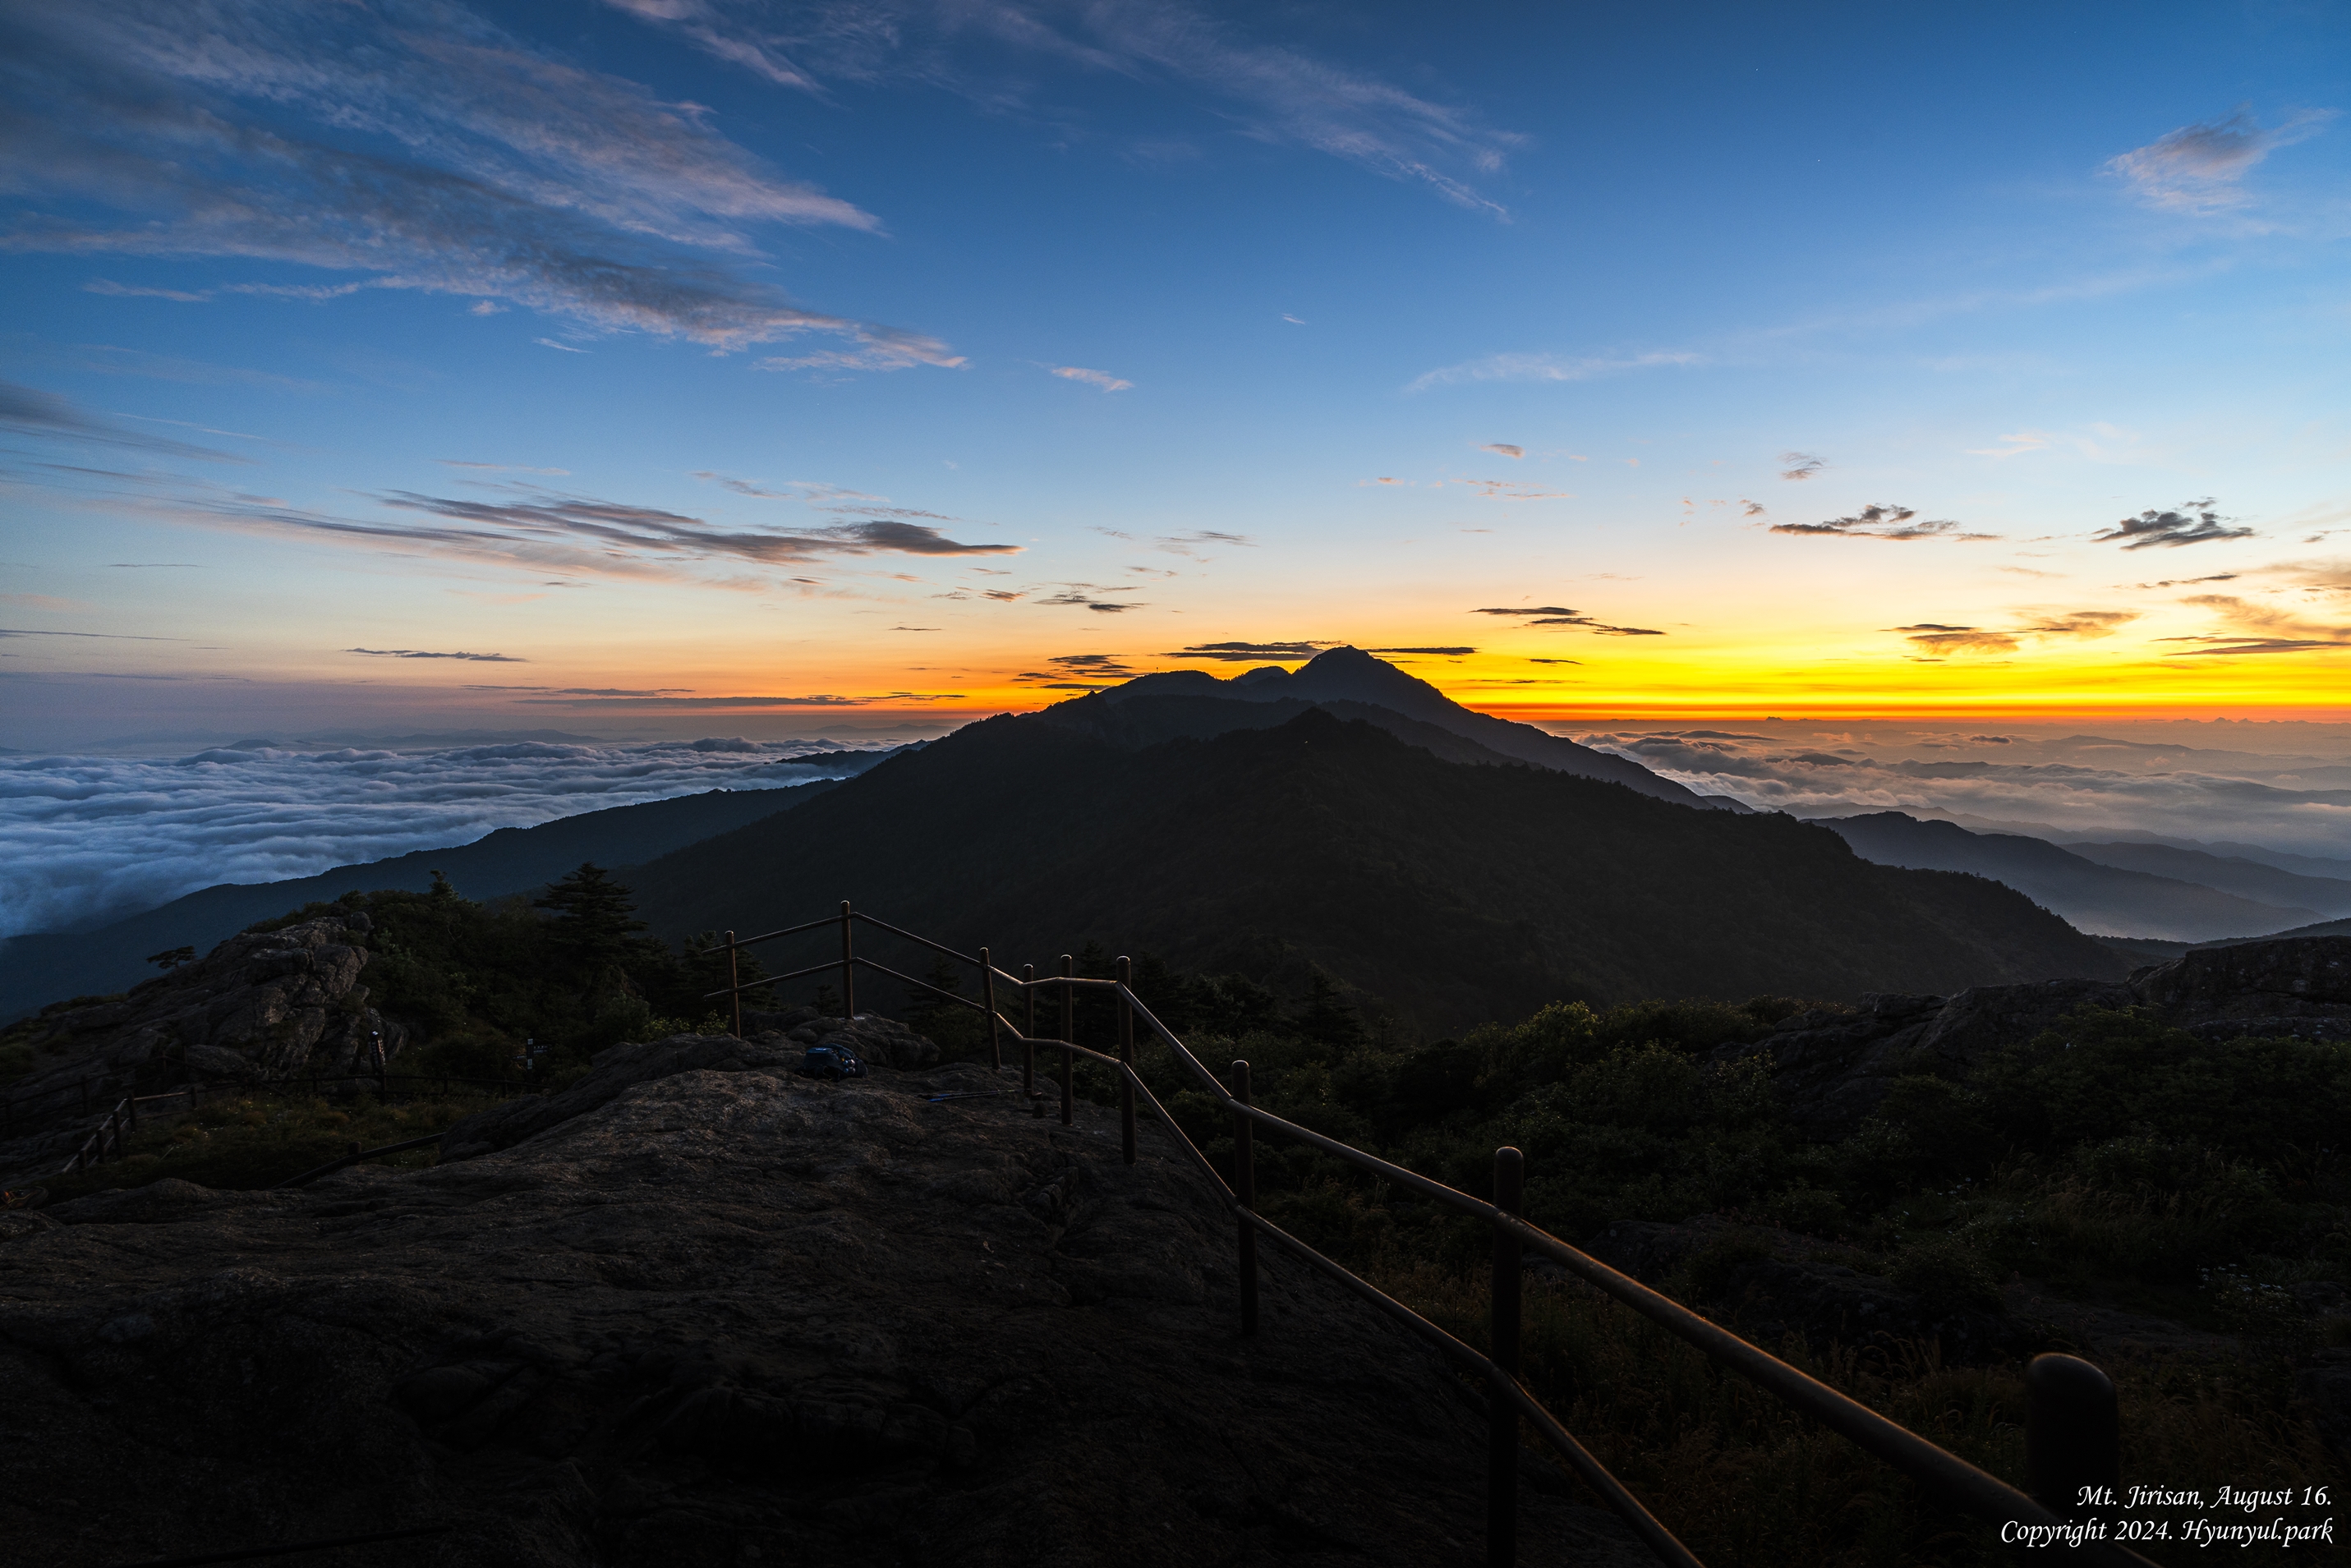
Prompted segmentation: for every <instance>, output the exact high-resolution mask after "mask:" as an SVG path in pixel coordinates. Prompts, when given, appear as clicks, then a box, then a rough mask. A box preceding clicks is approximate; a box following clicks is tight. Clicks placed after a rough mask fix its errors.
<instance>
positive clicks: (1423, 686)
mask: <svg viewBox="0 0 2351 1568" xmlns="http://www.w3.org/2000/svg"><path fill="white" fill-rule="evenodd" d="M1171 697H1186V698H1200V697H1208V698H1214V699H1220V700H1221V703H1228V704H1232V705H1234V706H1236V707H1237V708H1238V707H1239V705H1242V704H1248V705H1251V706H1252V707H1255V708H1259V709H1261V708H1262V707H1263V706H1265V705H1270V704H1277V703H1287V702H1301V703H1311V704H1335V705H1340V706H1339V707H1338V712H1339V715H1340V716H1342V717H1345V718H1364V719H1369V720H1370V721H1371V722H1372V723H1374V724H1375V725H1378V726H1380V727H1382V728H1384V729H1387V730H1389V731H1390V732H1391V733H1392V734H1395V735H1397V736H1399V737H1402V738H1404V739H1405V740H1412V738H1413V735H1412V732H1413V731H1414V730H1415V729H1416V728H1421V727H1434V728H1436V729H1441V730H1444V731H1447V733H1449V734H1451V735H1454V736H1458V737H1460V738H1461V739H1464V740H1468V741H1472V742H1475V743H1476V745H1477V746H1478V747H1479V748H1481V752H1480V759H1481V760H1499V758H1509V759H1510V760H1513V761H1518V762H1529V763H1532V764H1533V765H1535V766H1536V767H1538V768H1552V769H1553V770H1554V771H1557V772H1561V773H1573V774H1577V775H1580V776H1582V777H1583V778H1586V779H1608V780H1609V781H1610V782H1612V783H1616V784H1622V785H1624V786H1625V787H1626V788H1627V789H1635V790H1638V791H1639V792H1640V793H1642V794H1644V795H1651V796H1655V797H1656V798H1657V799H1659V800H1671V801H1674V802H1675V803H1677V804H1678V805H1683V806H1697V807H1701V808H1708V807H1714V806H1716V805H1717V804H1718V802H1717V801H1716V800H1709V799H1708V798H1706V797H1701V796H1699V795H1698V794H1696V793H1695V792H1693V791H1692V790H1690V789H1686V788H1684V787H1683V786H1681V785H1679V784H1677V783H1675V782H1674V781H1673V780H1671V779H1660V778H1659V777H1657V775H1656V774H1654V773H1652V772H1650V771H1649V770H1648V769H1647V768H1644V767H1642V766H1641V765H1640V764H1639V763H1637V762H1635V761H1634V760H1633V759H1632V758H1626V757H1618V756H1615V755H1614V754H1612V753H1608V752H1602V751H1594V750H1593V749H1592V748H1591V747H1584V746H1578V745H1577V744H1576V743H1575V742H1573V741H1572V740H1568V739H1566V738H1564V737H1560V736H1556V735H1553V734H1552V733H1551V732H1550V731H1548V730H1543V729H1538V728H1536V727H1534V726H1533V725H1531V724H1519V723H1516V722H1514V721H1512V720H1510V719H1506V718H1496V717H1495V716H1492V715H1491V714H1482V713H1479V712H1478V711H1476V710H1475V709H1473V708H1466V707H1463V706H1461V705H1460V704H1459V703H1457V702H1455V701H1454V700H1453V699H1452V698H1451V697H1448V696H1447V695H1445V694H1444V693H1443V692H1441V691H1438V690H1437V688H1436V687H1435V686H1433V685H1429V684H1428V683H1427V682H1426V681H1424V680H1422V679H1421V678H1420V677H1419V676H1418V675H1416V674H1412V673H1410V672H1409V671H1406V670H1400V669H1398V668H1396V666H1395V665H1394V664H1389V663H1388V662H1387V661H1386V660H1385V659H1383V658H1380V657H1378V656H1377V655H1376V654H1373V653H1365V652H1364V650H1363V649H1361V648H1355V647H1345V646H1343V647H1337V648H1326V649H1324V650H1323V651H1322V653H1317V654H1315V655H1314V657H1312V658H1311V659H1309V660H1308V661H1306V663H1304V664H1301V665H1299V666H1298V668H1297V669H1295V670H1284V669H1283V668H1282V667H1281V666H1280V665H1279V664H1264V665H1260V666H1259V667H1258V668H1256V669H1253V670H1250V671H1249V672H1248V673H1247V674H1240V675H1236V676H1234V677H1233V678H1232V679H1230V680H1225V679H1221V678H1219V677H1217V676H1216V675H1213V674H1209V673H1208V672H1207V671H1206V670H1165V671H1162V672H1160V673H1159V674H1150V675H1138V676H1136V677H1135V678H1134V680H1131V681H1127V682H1125V683H1123V685H1115V686H1110V687H1107V688H1105V689H1103V690H1102V691H1099V692H1095V693H1092V694H1089V695H1087V696H1086V697H1083V698H1078V699H1072V701H1071V703H1068V704H1056V705H1054V707H1053V708H1050V709H1048V710H1047V711H1048V712H1049V713H1061V714H1064V715H1067V714H1071V713H1073V712H1075V711H1078V710H1076V709H1075V706H1074V705H1075V703H1077V702H1081V701H1082V702H1096V701H1099V702H1101V703H1103V704H1105V705H1108V706H1112V707H1117V706H1121V705H1123V704H1130V703H1131V704H1135V705H1137V706H1134V707H1132V708H1129V709H1128V710H1127V712H1128V714H1129V716H1138V715H1141V714H1143V713H1144V712H1145V711H1146V710H1149V709H1151V708H1153V707H1155V706H1161V707H1164V706H1167V705H1165V704H1154V703H1153V702H1151V701H1149V700H1148V699H1154V698H1171ZM1217 706H1218V705H1217V704H1211V705H1207V709H1206V712H1205V713H1204V712H1202V711H1199V710H1195V711H1193V713H1192V715H1191V716H1190V718H1189V719H1188V720H1187V721H1186V724H1185V726H1184V728H1183V731H1182V732H1183V733H1186V734H1190V735H1196V736H1197V735H1207V734H1216V733H1220V732H1221V731H1222V730H1225V729H1236V728H1255V727H1259V726H1260V725H1261V724H1262V723H1263V722H1264V719H1263V716H1262V714H1261V712H1260V713H1259V715H1258V716H1255V717H1254V718H1251V717H1247V716H1242V715H1247V714H1249V709H1248V708H1242V709H1240V714H1239V715H1236V716H1234V718H1233V720H1232V721H1227V722H1218V720H1217V719H1216V718H1215V717H1213V716H1210V715H1213V714H1214V713H1215V711H1216V708H1217ZM1049 722H1050V721H1049ZM1203 724H1206V725H1207V727H1205V728H1204V727H1201V726H1202V725H1203ZM1151 727H1152V725H1151V724H1150V723H1149V722H1147V721H1146V722H1143V723H1140V724H1137V725H1136V726H1134V731H1135V732H1138V733H1139V732H1143V731H1148V730H1149V729H1150V728H1151ZM1424 733H1425V729H1424ZM1416 744H1417V742H1416ZM1487 754H1492V755H1491V756H1490V757H1489V756H1488V755H1487ZM1727 804H1728V805H1729V809H1731V810H1745V808H1744V807H1741V806H1739V805H1737V803H1736V802H1729V803H1727Z"/></svg>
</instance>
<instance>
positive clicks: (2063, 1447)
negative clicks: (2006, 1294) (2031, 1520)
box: [2024, 1355, 2122, 1519]
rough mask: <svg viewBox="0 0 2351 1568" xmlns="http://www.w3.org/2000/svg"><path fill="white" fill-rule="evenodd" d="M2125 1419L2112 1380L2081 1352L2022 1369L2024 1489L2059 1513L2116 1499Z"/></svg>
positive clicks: (2093, 1508) (2105, 1505)
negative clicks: (2118, 1408) (2120, 1413)
mask: <svg viewBox="0 0 2351 1568" xmlns="http://www.w3.org/2000/svg"><path fill="white" fill-rule="evenodd" d="M2121 1484H2122V1423H2121V1418H2120V1416H2119V1414H2118V1412H2117V1411H2116V1405H2115V1385H2114V1383H2113V1381H2112V1380H2111V1379H2110V1378H2108V1377H2107V1376H2106V1375H2105V1373H2103V1372H2101V1371H2099V1370H2098V1369H2097V1368H2096V1367H2095V1366H2094V1365H2092V1364H2090V1363H2088V1362H2086V1361H2084V1360H2083V1359H2082V1358H2081V1357H2080V1356H2077V1355H2036V1356H2034V1357H2033V1358H2032V1364H2030V1365H2028V1366H2027V1367H2026V1368H2025V1369H2024V1490H2026V1491H2028V1492H2031V1493H2032V1496H2033V1499H2034V1500H2036V1501H2038V1502H2039V1503H2040V1504H2041V1506H2042V1507H2043V1508H2045V1509H2047V1510H2048V1511H2050V1512H2052V1513H2053V1514H2055V1515H2057V1517H2059V1518H2060V1519H2080V1518H2082V1517H2084V1516H2085V1515H2087V1514H2095V1513H2097V1512H2099V1511H2101V1510H2104V1509H2111V1508H2113V1507H2114V1505H2115V1490H2116V1488H2117V1487H2119V1486H2120V1485H2121Z"/></svg>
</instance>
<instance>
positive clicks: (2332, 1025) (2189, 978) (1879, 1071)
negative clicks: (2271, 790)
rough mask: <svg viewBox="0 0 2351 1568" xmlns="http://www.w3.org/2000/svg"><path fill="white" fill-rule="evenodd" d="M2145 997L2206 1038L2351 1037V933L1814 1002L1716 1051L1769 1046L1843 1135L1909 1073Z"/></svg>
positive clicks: (1969, 1063) (1801, 1116)
mask: <svg viewBox="0 0 2351 1568" xmlns="http://www.w3.org/2000/svg"><path fill="white" fill-rule="evenodd" d="M2128 1007H2146V1008H2152V1009H2155V1011H2156V1013H2157V1015H2158V1017H2160V1018H2161V1019H2163V1020H2164V1021H2165V1022H2167V1023H2170V1024H2175V1025H2178V1026H2179V1027H2181V1028H2184V1029H2188V1030H2192V1031H2193V1032H2195V1033H2197V1034H2199V1035H2203V1036H2205V1037H2207V1038H2210V1039H2220V1040H2231V1039H2236V1038H2238V1037H2240V1036H2243V1035H2249V1034H2251V1035H2283V1034H2291V1035H2298V1036H2300V1037H2302V1038H2304V1039H2314V1040H2346V1039H2351V937H2344V936H2305V937H2295V938H2292V939H2288V940H2283V941H2277V942H2248V943H2244V944H2242V945H2241V946H2231V947H2210V948H2199V949H2198V950H2196V951H2194V952H2190V953H2187V954H2184V955H2182V956H2179V957H2178V958H2175V959H2173V960H2172V961H2171V962H2169V963H2168V964H2161V965H2157V966H2153V967H2148V968H2146V969H2142V970H2140V971H2138V973H2137V974H2135V975H2133V976H2132V977H2131V978H2130V980H2129V982H2128V983H2127V984H2121V983H2113V982H2108V981H2104V980H2042V981H2037V982H2034V983H2032V984H2031V985H2022V986H1979V987H1976V988H1973V989H1971V990H1965V991H1961V992H1960V993H1959V994H1958V995H1957V996H1955V997H1951V998H1942V997H1907V996H1891V995H1884V996H1870V997H1865V998H1863V1004H1862V1006H1861V1008H1860V1009H1857V1010H1854V1011H1846V1010H1844V1009H1834V1008H1815V1009H1812V1010H1810V1011H1808V1012H1802V1013H1798V1014H1796V1015H1795V1016H1794V1017H1792V1018H1790V1019H1786V1020H1784V1021H1783V1022H1782V1024H1781V1025H1780V1027H1779V1029H1778V1030H1776V1031H1775V1032H1773V1033H1772V1034H1771V1035H1770V1036H1769V1037H1767V1038H1765V1039H1764V1040H1760V1041H1758V1042H1756V1043H1754V1044H1751V1045H1730V1046H1725V1047H1723V1048H1721V1049H1720V1050H1719V1051H1716V1052H1715V1055H1716V1057H1717V1058H1718V1059H1719V1060H1726V1061H1736V1060H1739V1059H1740V1058H1744V1057H1748V1056H1753V1055H1757V1054H1761V1053H1764V1052H1769V1053H1770V1055H1771V1059H1772V1062H1773V1070H1774V1076H1775V1078H1776V1079H1777V1081H1778V1082H1780V1084H1781V1085H1782V1088H1783V1090H1784V1091H1785V1092H1786V1093H1787V1096H1788V1103H1789V1106H1790V1110H1791V1112H1792V1113H1793V1115H1794V1117H1795V1120H1796V1122H1797V1124H1798V1125H1800V1126H1801V1127H1802V1128H1803V1130H1804V1131H1805V1132H1806V1133H1808V1134H1811V1135H1812V1136H1813V1137H1816V1138H1841V1137H1844V1136H1845V1135H1846V1134H1850V1133H1851V1132H1853V1130H1854V1129H1855V1128H1856V1127H1858V1126H1859V1125H1860V1124H1861V1123H1862V1120H1863V1119H1864V1118H1865V1117H1866V1116H1868V1115H1869V1113H1871V1112H1873V1111H1875V1110H1876V1108H1877V1105H1878V1102H1879V1101H1881V1100H1883V1099H1884V1098H1885V1096H1886V1088H1887V1086H1888V1085H1889V1084H1891V1083H1892V1082H1893V1081H1894V1080H1895V1079H1896V1077H1898V1076H1900V1075H1901V1074H1902V1073H1904V1072H1915V1071H1932V1072H1938V1073H1942V1074H1945V1075H1948V1076H1952V1077H1965V1076H1966V1075H1967V1073H1968V1072H1969V1071H1970V1070H1971V1069H1972V1068H1973V1067H1974V1066H1975V1064H1976V1063H1977V1062H1979V1061H1981V1060H1983V1058H1984V1056H1985V1055H1986V1054H1987V1053H1989V1052H1990V1051H1992V1050H1993V1049H1994V1048H1996V1047H1998V1046H2000V1045H2002V1044H2004V1043H2007V1042H2010V1041H2022V1040H2032V1038H2033V1037H2034V1036H2035V1035H2038V1034H2040V1033H2041V1032H2042V1031H2043V1030H2047V1029H2051V1028H2053V1027H2054V1026H2055V1025H2056V1022H2057V1020H2058V1019H2060V1018H2062V1017H2064V1015H2065V1014H2067V1013H2070V1012H2074V1011H2076V1010H2078V1009H2083V1008H2128Z"/></svg>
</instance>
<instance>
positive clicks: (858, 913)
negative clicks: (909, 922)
mask: <svg viewBox="0 0 2351 1568" xmlns="http://www.w3.org/2000/svg"><path fill="white" fill-rule="evenodd" d="M850 917H851V918H852V919H853V920H862V921H863V922H865V924H867V925H876V926H879V927H881V928H882V929H883V930H884V931H887V932H888V933H890V935H891V936H904V938H905V939H906V940H907V941H909V942H913V943H915V944H918V945H919V946H925V947H928V948H929V949H930V950H931V951H932V952H934V953H944V954H946V956H948V957H950V958H954V959H956V960H958V961H959V962H962V963H966V964H969V965H970V966H971V967H973V968H975V969H978V968H985V967H988V966H986V965H983V964H982V963H981V962H980V961H979V960H978V959H977V958H975V957H973V956H971V955H970V954H968V953H958V952H956V950H955V949H954V948H952V947H948V946H942V945H940V944H939V943H936V942H934V941H932V940H931V939H930V938H929V937H927V936H915V935H914V933H913V932H911V931H909V930H907V929H906V928H905V927H904V926H903V925H891V924H890V923H889V922H888V921H886V920H883V919H879V918H877V917H875V916H873V915H868V914H866V913H865V911H863V910H862V909H856V910H852V911H851V912H850ZM835 918H836V919H838V916H836V917H835ZM826 924H828V925H831V924H832V922H831V921H828V922H827V923H826Z"/></svg>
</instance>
